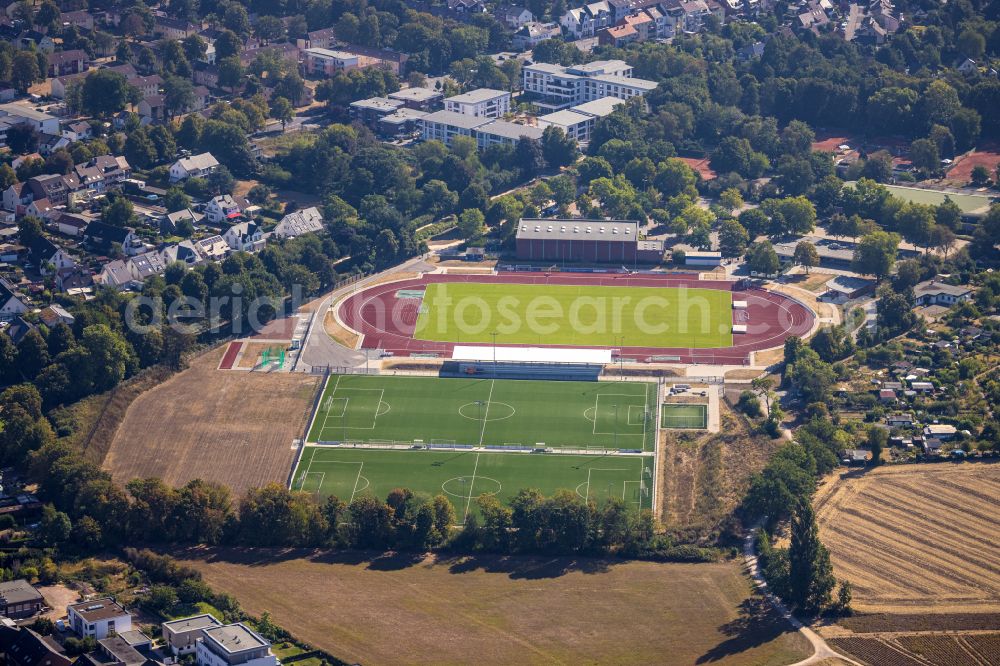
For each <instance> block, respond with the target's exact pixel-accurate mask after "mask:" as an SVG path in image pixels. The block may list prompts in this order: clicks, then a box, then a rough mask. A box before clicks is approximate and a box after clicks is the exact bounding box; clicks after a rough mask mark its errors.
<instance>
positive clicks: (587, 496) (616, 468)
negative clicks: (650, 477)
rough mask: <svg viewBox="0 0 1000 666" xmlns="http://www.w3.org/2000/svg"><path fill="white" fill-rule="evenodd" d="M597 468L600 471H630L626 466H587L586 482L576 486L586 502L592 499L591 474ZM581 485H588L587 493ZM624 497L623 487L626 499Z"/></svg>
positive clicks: (577, 491)
mask: <svg viewBox="0 0 1000 666" xmlns="http://www.w3.org/2000/svg"><path fill="white" fill-rule="evenodd" d="M595 470H596V471H598V472H627V471H628V469H627V468H625V467H597V468H594V467H588V468H587V480H586V481H584V482H582V483H581V484H580V485H578V486H577V487H576V494H577V495H579V496H580V497H582V498H583V501H584V502H588V501H590V474H591V472H594V471H595ZM622 483H626V482H625V481H623V482H622ZM633 483H634V482H633ZM581 486H587V492H586V494H583V493H581V492H580V488H581ZM624 498H625V491H624V489H623V490H622V499H624Z"/></svg>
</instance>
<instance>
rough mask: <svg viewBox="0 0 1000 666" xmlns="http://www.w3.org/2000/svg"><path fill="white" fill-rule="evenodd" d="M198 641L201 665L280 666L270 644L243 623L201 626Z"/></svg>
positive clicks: (196, 652)
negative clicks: (200, 637)
mask: <svg viewBox="0 0 1000 666" xmlns="http://www.w3.org/2000/svg"><path fill="white" fill-rule="evenodd" d="M202 634H203V638H202V639H201V640H200V641H197V642H196V643H195V663H197V664H198V666H278V659H277V657H275V656H274V653H273V652H271V644H270V643H269V642H268V641H267V640H266V639H265V638H263V637H261V636H260V634H258V633H257V632H255V631H253V630H252V629H250V628H249V627H247V626H246V625H245V624H243V623H242V622H237V623H235V624H227V625H223V626H220V627H208V628H205V629H202Z"/></svg>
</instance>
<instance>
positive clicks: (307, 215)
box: [273, 206, 323, 238]
mask: <svg viewBox="0 0 1000 666" xmlns="http://www.w3.org/2000/svg"><path fill="white" fill-rule="evenodd" d="M318 231H323V216H322V215H321V214H320V212H319V209H318V208H316V206H310V207H309V208H303V209H301V210H297V211H295V212H294V213H289V214H288V215H286V216H284V217H283V218H281V221H280V222H278V224H277V226H276V227H274V232H273V233H274V235H275V236H277V237H278V238H295V237H296V236H301V235H303V234H308V233H315V232H318Z"/></svg>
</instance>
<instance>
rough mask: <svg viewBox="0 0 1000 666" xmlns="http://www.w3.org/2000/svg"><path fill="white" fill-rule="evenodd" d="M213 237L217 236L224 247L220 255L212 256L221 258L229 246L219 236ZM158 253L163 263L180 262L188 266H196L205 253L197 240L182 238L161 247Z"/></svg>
mask: <svg viewBox="0 0 1000 666" xmlns="http://www.w3.org/2000/svg"><path fill="white" fill-rule="evenodd" d="M213 238H218V239H219V240H220V241H221V243H222V245H223V246H224V249H223V251H222V254H221V256H217V257H214V258H221V257H224V256H225V255H226V252H227V251H228V250H229V246H228V245H226V242H225V241H223V240H222V237H221V236H213ZM160 255H161V257H162V259H163V261H164V263H165V264H172V263H174V262H178V261H179V262H180V263H182V264H187V265H188V266H196V265H197V264H200V263H201V262H202V261H204V260H205V257H206V255H205V254H203V253H202V251H201V246H200V245H199V243H198V242H197V241H190V240H183V241H181V242H180V243H176V244H174V245H168V246H167V247H165V248H163V250H162V251H161V252H160Z"/></svg>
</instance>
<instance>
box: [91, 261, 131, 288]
mask: <svg viewBox="0 0 1000 666" xmlns="http://www.w3.org/2000/svg"><path fill="white" fill-rule="evenodd" d="M94 282H95V283H96V284H101V285H104V286H105V287H111V288H112V289H118V290H122V289H131V288H132V287H134V286H135V279H134V278H133V277H132V269H131V268H130V267H129V265H128V264H127V263H125V262H124V261H122V260H121V259H115V260H114V261H109V262H108V263H106V264H104V266H102V267H101V272H100V273H98V274H97V275H96V276H94Z"/></svg>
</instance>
